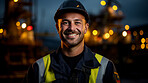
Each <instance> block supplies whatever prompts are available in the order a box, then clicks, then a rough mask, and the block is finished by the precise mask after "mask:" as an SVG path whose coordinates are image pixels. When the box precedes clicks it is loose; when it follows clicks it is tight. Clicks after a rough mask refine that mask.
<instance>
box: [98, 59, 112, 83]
mask: <svg viewBox="0 0 148 83" xmlns="http://www.w3.org/2000/svg"><path fill="white" fill-rule="evenodd" d="M108 61H109V59H107V58H105V57H102V60H101V66H100V68H99V71H98V76H97V79H96V83H103V76H104V75H105V71H106V67H107V64H108Z"/></svg>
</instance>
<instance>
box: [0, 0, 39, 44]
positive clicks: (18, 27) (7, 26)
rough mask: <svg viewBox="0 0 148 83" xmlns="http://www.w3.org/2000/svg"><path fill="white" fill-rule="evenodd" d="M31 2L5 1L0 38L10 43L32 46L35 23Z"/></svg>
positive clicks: (21, 0)
mask: <svg viewBox="0 0 148 83" xmlns="http://www.w3.org/2000/svg"><path fill="white" fill-rule="evenodd" d="M33 14H34V13H33V11H32V0H5V14H4V23H3V26H2V28H1V34H0V35H1V36H0V37H1V38H4V39H10V40H11V41H12V42H13V41H15V42H17V43H18V42H22V43H29V42H31V43H29V44H34V32H33V27H34V26H35V25H34V23H35V21H36V19H35V15H33Z"/></svg>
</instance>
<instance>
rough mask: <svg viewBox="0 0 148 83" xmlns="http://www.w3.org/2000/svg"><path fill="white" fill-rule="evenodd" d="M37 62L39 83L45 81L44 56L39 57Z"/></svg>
mask: <svg viewBox="0 0 148 83" xmlns="http://www.w3.org/2000/svg"><path fill="white" fill-rule="evenodd" d="M36 63H37V64H38V66H39V83H41V82H44V71H45V66H44V63H43V58H41V59H39V60H38V61H36Z"/></svg>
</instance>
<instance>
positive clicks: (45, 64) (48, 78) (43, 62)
mask: <svg viewBox="0 0 148 83" xmlns="http://www.w3.org/2000/svg"><path fill="white" fill-rule="evenodd" d="M50 63H51V59H50V54H48V55H46V56H44V57H43V58H41V59H39V60H38V61H37V64H38V66H39V83H42V82H45V83H46V82H48V83H50V82H52V81H54V80H55V75H54V73H53V71H52V70H49V68H50Z"/></svg>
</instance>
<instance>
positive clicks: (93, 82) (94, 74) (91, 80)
mask: <svg viewBox="0 0 148 83" xmlns="http://www.w3.org/2000/svg"><path fill="white" fill-rule="evenodd" d="M95 57H96V59H97V60H98V61H99V63H101V60H102V58H103V56H101V55H99V54H96V55H95ZM97 72H99V67H98V68H95V69H91V75H90V77H89V83H96V82H97V81H96V80H97V76H98V73H97Z"/></svg>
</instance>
